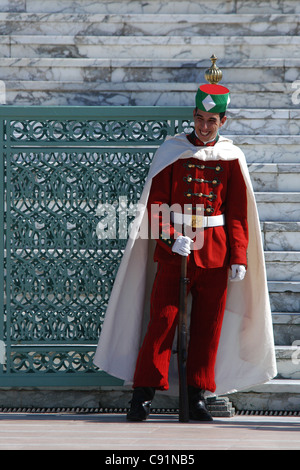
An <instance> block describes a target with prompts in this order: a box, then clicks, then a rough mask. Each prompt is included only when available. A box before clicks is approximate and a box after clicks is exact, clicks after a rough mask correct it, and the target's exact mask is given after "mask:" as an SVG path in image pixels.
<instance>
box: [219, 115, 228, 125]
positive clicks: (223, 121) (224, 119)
mask: <svg viewBox="0 0 300 470" xmlns="http://www.w3.org/2000/svg"><path fill="white" fill-rule="evenodd" d="M226 121H227V116H223V117H222V119H221V121H220V127H222V126H224V124H225V122H226Z"/></svg>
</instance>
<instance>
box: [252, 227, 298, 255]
mask: <svg viewBox="0 0 300 470" xmlns="http://www.w3.org/2000/svg"><path fill="white" fill-rule="evenodd" d="M261 233H262V240H263V247H264V250H265V251H276V252H278V251H288V252H294V251H300V236H299V234H300V222H261Z"/></svg>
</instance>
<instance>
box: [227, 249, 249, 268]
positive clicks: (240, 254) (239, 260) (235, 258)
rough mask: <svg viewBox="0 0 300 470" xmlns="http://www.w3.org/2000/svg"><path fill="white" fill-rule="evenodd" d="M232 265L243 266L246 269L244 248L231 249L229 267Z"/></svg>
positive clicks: (246, 260) (246, 258)
mask: <svg viewBox="0 0 300 470" xmlns="http://www.w3.org/2000/svg"><path fill="white" fill-rule="evenodd" d="M233 264H243V265H244V266H246V267H247V265H248V257H247V249H246V248H245V247H243V246H235V247H232V248H231V255H230V266H232V265H233Z"/></svg>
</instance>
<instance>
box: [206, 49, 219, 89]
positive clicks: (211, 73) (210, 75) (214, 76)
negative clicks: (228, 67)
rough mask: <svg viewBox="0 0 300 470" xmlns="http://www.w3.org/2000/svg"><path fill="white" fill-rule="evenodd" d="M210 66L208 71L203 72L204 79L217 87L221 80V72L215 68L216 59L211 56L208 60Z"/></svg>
mask: <svg viewBox="0 0 300 470" xmlns="http://www.w3.org/2000/svg"><path fill="white" fill-rule="evenodd" d="M210 60H211V62H212V65H211V66H210V68H209V69H207V70H206V71H205V74H204V76H205V79H206V80H207V81H208V82H209V83H210V84H211V85H217V84H218V83H219V82H220V81H221V80H222V76H223V74H222V70H220V69H219V67H217V66H216V61H217V60H218V57H217V56H215V54H213V55H212V56H211V58H210Z"/></svg>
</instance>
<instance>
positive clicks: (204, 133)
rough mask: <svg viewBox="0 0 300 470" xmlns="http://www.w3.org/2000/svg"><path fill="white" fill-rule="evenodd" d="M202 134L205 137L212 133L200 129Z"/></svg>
mask: <svg viewBox="0 0 300 470" xmlns="http://www.w3.org/2000/svg"><path fill="white" fill-rule="evenodd" d="M200 134H201V135H203V136H204V137H207V136H208V135H209V134H210V132H202V131H200Z"/></svg>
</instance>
